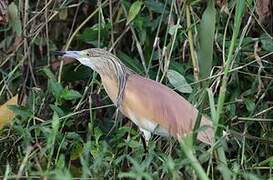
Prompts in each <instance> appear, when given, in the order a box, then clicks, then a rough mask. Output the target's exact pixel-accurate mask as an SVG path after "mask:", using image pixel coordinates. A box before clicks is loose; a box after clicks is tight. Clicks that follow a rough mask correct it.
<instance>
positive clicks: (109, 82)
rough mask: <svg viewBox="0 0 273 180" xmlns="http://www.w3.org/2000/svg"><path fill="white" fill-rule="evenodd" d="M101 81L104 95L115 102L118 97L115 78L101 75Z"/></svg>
mask: <svg viewBox="0 0 273 180" xmlns="http://www.w3.org/2000/svg"><path fill="white" fill-rule="evenodd" d="M101 80H102V84H103V87H104V88H105V91H106V93H107V94H108V96H109V97H110V99H111V100H112V102H115V101H116V99H117V96H118V82H117V78H113V77H109V76H104V75H101Z"/></svg>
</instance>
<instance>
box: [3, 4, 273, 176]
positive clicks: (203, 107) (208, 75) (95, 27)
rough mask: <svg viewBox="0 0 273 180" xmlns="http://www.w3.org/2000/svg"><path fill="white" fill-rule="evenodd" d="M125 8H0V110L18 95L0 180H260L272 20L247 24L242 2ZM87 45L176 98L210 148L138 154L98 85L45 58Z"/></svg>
mask: <svg viewBox="0 0 273 180" xmlns="http://www.w3.org/2000/svg"><path fill="white" fill-rule="evenodd" d="M132 2H133V1H128V0H124V1H115V0H106V1H104V0H103V1H95V0H94V1H73V0H72V1H62V2H61V3H60V2H57V1H56V2H55V1H49V0H47V1H15V2H14V3H12V4H11V5H9V8H7V11H8V13H9V14H10V15H9V17H8V21H7V22H3V25H1V26H0V37H1V38H0V40H1V42H0V74H1V77H0V104H4V103H5V102H6V101H7V100H8V99H10V98H11V97H13V96H14V95H16V94H19V97H20V98H19V100H20V104H21V105H19V106H12V107H10V108H11V109H12V110H13V111H14V113H15V114H16V116H15V117H14V119H13V121H12V123H10V124H7V125H6V126H5V127H4V128H3V129H1V130H0V179H14V178H18V179H19V178H24V177H28V178H29V179H31V178H50V179H56V178H58V179H73V178H94V179H103V178H107V179H117V178H121V179H123V178H132V179H193V178H198V179H270V178H272V174H271V173H272V165H273V161H272V159H273V147H272V140H271V139H272V136H273V131H272V127H273V126H272V125H273V124H272V121H273V119H272V117H273V111H272V102H273V96H272V94H273V75H272V74H273V70H272V69H273V63H272V57H273V55H272V52H273V38H272V34H273V33H272V32H273V29H272V26H270V25H268V24H270V23H271V24H272V19H270V17H269V18H264V19H265V20H264V21H263V22H261V21H259V20H260V19H263V18H261V17H260V16H261V15H260V14H259V15H258V14H257V9H256V3H255V1H254V0H246V1H243V0H242V1H236V0H231V1H228V3H227V4H225V7H223V6H222V5H219V4H218V3H216V4H214V1H213V0H209V1H199V0H195V1H190V0H187V1H175V0H169V1H163V0H162V1H161V0H146V1H138V2H135V3H132ZM109 3H111V4H109ZM1 8H2V7H1ZM1 8H0V17H1V12H2V11H3V10H2V9H1ZM221 9H222V10H221ZM223 9H224V10H225V11H223ZM271 18H272V15H271ZM0 23H1V22H0ZM91 47H101V48H107V49H111V50H112V53H114V54H116V55H117V56H118V57H120V59H121V60H122V61H123V62H124V63H125V64H126V65H127V66H128V67H130V68H131V69H133V70H134V71H135V72H137V73H138V74H141V75H143V76H147V77H149V78H151V79H154V80H157V81H160V82H161V83H163V84H165V85H167V86H169V87H171V88H174V89H175V90H176V91H177V92H178V93H181V92H185V93H181V95H183V96H184V97H185V98H186V99H188V100H189V101H190V102H191V103H192V104H194V105H196V107H197V108H198V109H199V110H200V111H201V112H203V113H204V114H206V115H207V116H208V117H210V118H211V119H212V121H213V123H214V127H215V134H216V138H215V140H214V144H213V145H212V146H211V147H208V146H206V145H204V144H201V143H200V142H197V141H196V140H195V137H196V136H195V134H193V135H192V136H189V137H187V138H186V140H184V141H183V140H182V141H177V140H175V139H172V138H162V137H157V136H153V138H152V140H151V142H150V143H149V147H148V150H147V152H145V151H144V148H143V144H142V143H141V140H140V133H139V130H138V129H137V127H136V126H135V125H134V124H133V123H132V122H131V121H130V120H128V119H126V118H124V117H123V116H122V115H121V114H116V109H115V107H114V105H113V104H112V102H111V101H110V99H109V98H108V96H107V94H106V92H105V91H104V89H103V86H102V85H101V81H100V77H99V76H98V75H97V74H96V73H94V72H93V71H92V70H91V69H89V68H87V67H84V66H79V64H78V63H77V62H69V63H67V62H66V61H59V60H57V59H56V57H53V56H50V51H54V50H62V49H65V50H67V49H71V50H81V49H86V48H91ZM170 73H171V74H170ZM174 75H176V77H174ZM183 88H184V89H183ZM186 88H187V89H186ZM197 122H198V121H197ZM198 127H199V125H198V123H197V124H196V130H198ZM223 130H225V132H226V134H223V133H222V132H223ZM192 137H193V138H192Z"/></svg>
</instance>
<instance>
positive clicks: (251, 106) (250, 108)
mask: <svg viewBox="0 0 273 180" xmlns="http://www.w3.org/2000/svg"><path fill="white" fill-rule="evenodd" d="M244 101H245V105H246V109H247V111H248V112H253V111H254V109H255V107H256V105H255V103H254V102H253V101H252V100H251V99H248V98H247V99H245V100H244Z"/></svg>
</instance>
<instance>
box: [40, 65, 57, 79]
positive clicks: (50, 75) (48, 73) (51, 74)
mask: <svg viewBox="0 0 273 180" xmlns="http://www.w3.org/2000/svg"><path fill="white" fill-rule="evenodd" d="M42 71H43V72H44V73H45V75H46V76H47V77H48V78H49V79H51V80H54V81H57V79H56V78H55V75H54V74H53V73H52V72H51V70H50V69H49V68H48V67H44V68H43V69H42Z"/></svg>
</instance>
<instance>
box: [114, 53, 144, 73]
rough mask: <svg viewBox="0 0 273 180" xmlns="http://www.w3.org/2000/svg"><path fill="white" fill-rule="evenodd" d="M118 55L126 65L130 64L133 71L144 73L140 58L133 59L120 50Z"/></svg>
mask: <svg viewBox="0 0 273 180" xmlns="http://www.w3.org/2000/svg"><path fill="white" fill-rule="evenodd" d="M118 57H119V58H120V60H121V61H122V62H123V63H124V64H125V65H126V66H128V67H129V68H130V69H132V70H133V71H135V72H137V73H143V71H144V70H143V66H142V65H141V64H140V63H139V61H138V60H136V59H132V58H131V57H130V56H128V55H127V54H125V53H123V52H119V53H118Z"/></svg>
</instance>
